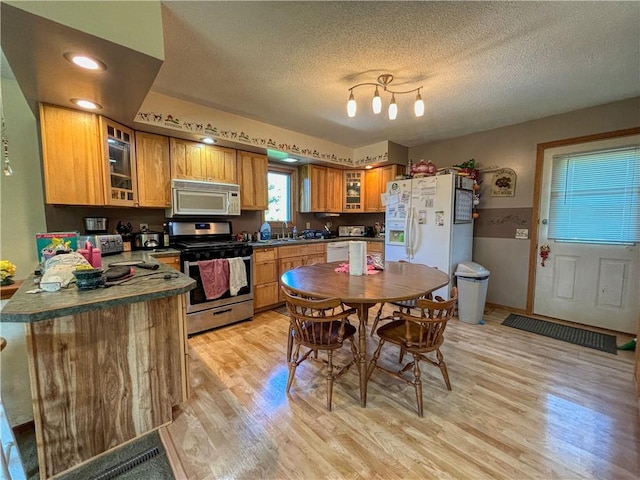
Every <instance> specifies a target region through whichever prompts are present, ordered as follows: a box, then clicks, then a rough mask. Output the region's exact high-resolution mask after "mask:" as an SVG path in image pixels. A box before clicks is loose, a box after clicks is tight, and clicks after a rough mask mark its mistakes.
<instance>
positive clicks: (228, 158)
mask: <svg viewBox="0 0 640 480" xmlns="http://www.w3.org/2000/svg"><path fill="white" fill-rule="evenodd" d="M170 143H171V178H174V179H182V180H200V181H203V182H223V183H237V181H238V176H237V167H236V151H235V150H234V149H232V148H224V147H215V146H211V145H205V144H204V143H198V142H192V141H189V140H182V139H180V138H173V137H171V142H170Z"/></svg>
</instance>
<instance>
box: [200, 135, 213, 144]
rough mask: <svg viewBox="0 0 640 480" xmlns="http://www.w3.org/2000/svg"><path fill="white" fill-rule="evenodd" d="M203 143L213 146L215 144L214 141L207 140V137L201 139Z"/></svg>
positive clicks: (211, 139)
mask: <svg viewBox="0 0 640 480" xmlns="http://www.w3.org/2000/svg"><path fill="white" fill-rule="evenodd" d="M202 142H203V143H208V144H209V145H213V144H214V143H216V141H215V140H214V139H213V138H209V137H204V138H203V139H202Z"/></svg>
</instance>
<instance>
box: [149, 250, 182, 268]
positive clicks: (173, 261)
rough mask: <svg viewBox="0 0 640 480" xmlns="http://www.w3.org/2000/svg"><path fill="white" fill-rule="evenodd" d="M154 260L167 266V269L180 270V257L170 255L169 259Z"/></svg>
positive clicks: (158, 258) (159, 258) (157, 258)
mask: <svg viewBox="0 0 640 480" xmlns="http://www.w3.org/2000/svg"><path fill="white" fill-rule="evenodd" d="M154 258H155V259H156V260H158V261H159V262H160V263H164V264H165V265H168V266H169V267H171V268H173V269H175V270H178V271H179V270H180V255H179V254H175V255H172V256H170V257H155V256H154Z"/></svg>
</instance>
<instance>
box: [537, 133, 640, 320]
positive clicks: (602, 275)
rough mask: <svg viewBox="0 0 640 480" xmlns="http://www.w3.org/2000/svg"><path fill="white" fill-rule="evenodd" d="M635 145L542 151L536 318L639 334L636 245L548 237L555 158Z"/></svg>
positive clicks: (635, 139) (626, 140)
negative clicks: (544, 253)
mask: <svg viewBox="0 0 640 480" xmlns="http://www.w3.org/2000/svg"><path fill="white" fill-rule="evenodd" d="M638 143H640V136H631V137H623V138H617V139H611V140H605V141H599V142H590V143H587V144H581V145H570V146H565V147H559V148H554V149H548V150H546V152H545V158H544V169H543V178H542V191H541V195H540V210H539V212H540V222H539V224H538V257H537V266H536V282H535V295H534V307H533V311H534V313H535V314H537V315H544V316H548V317H553V318H559V319H562V320H567V321H571V322H576V323H582V324H585V325H591V326H595V327H600V328H606V329H610V330H615V331H619V332H626V333H635V332H637V329H638V316H639V315H640V313H639V312H640V300H639V298H640V289H639V287H640V285H639V284H640V280H639V277H640V260H639V256H640V253H639V246H638V245H637V244H636V245H599V244H585V243H567V242H555V241H553V240H549V239H548V238H547V233H548V228H547V219H548V218H549V205H550V190H551V171H552V161H553V156H554V155H561V154H567V153H572V152H578V151H593V150H599V149H606V148H614V147H617V146H624V145H633V144H638ZM615 174H616V172H611V175H615ZM602 181H603V182H606V181H607V179H606V178H603V179H602ZM542 245H548V246H549V249H550V250H549V252H548V258H547V259H546V260H545V262H544V266H542V258H541V257H540V256H539V253H540V246H542Z"/></svg>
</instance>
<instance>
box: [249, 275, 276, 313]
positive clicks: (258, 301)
mask: <svg viewBox="0 0 640 480" xmlns="http://www.w3.org/2000/svg"><path fill="white" fill-rule="evenodd" d="M279 292H280V286H279V285H278V282H271V283H264V284H262V285H256V288H255V289H254V291H253V309H254V310H258V309H260V308H264V307H269V306H271V305H275V304H276V303H279V301H280V298H279V297H280V293H279Z"/></svg>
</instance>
